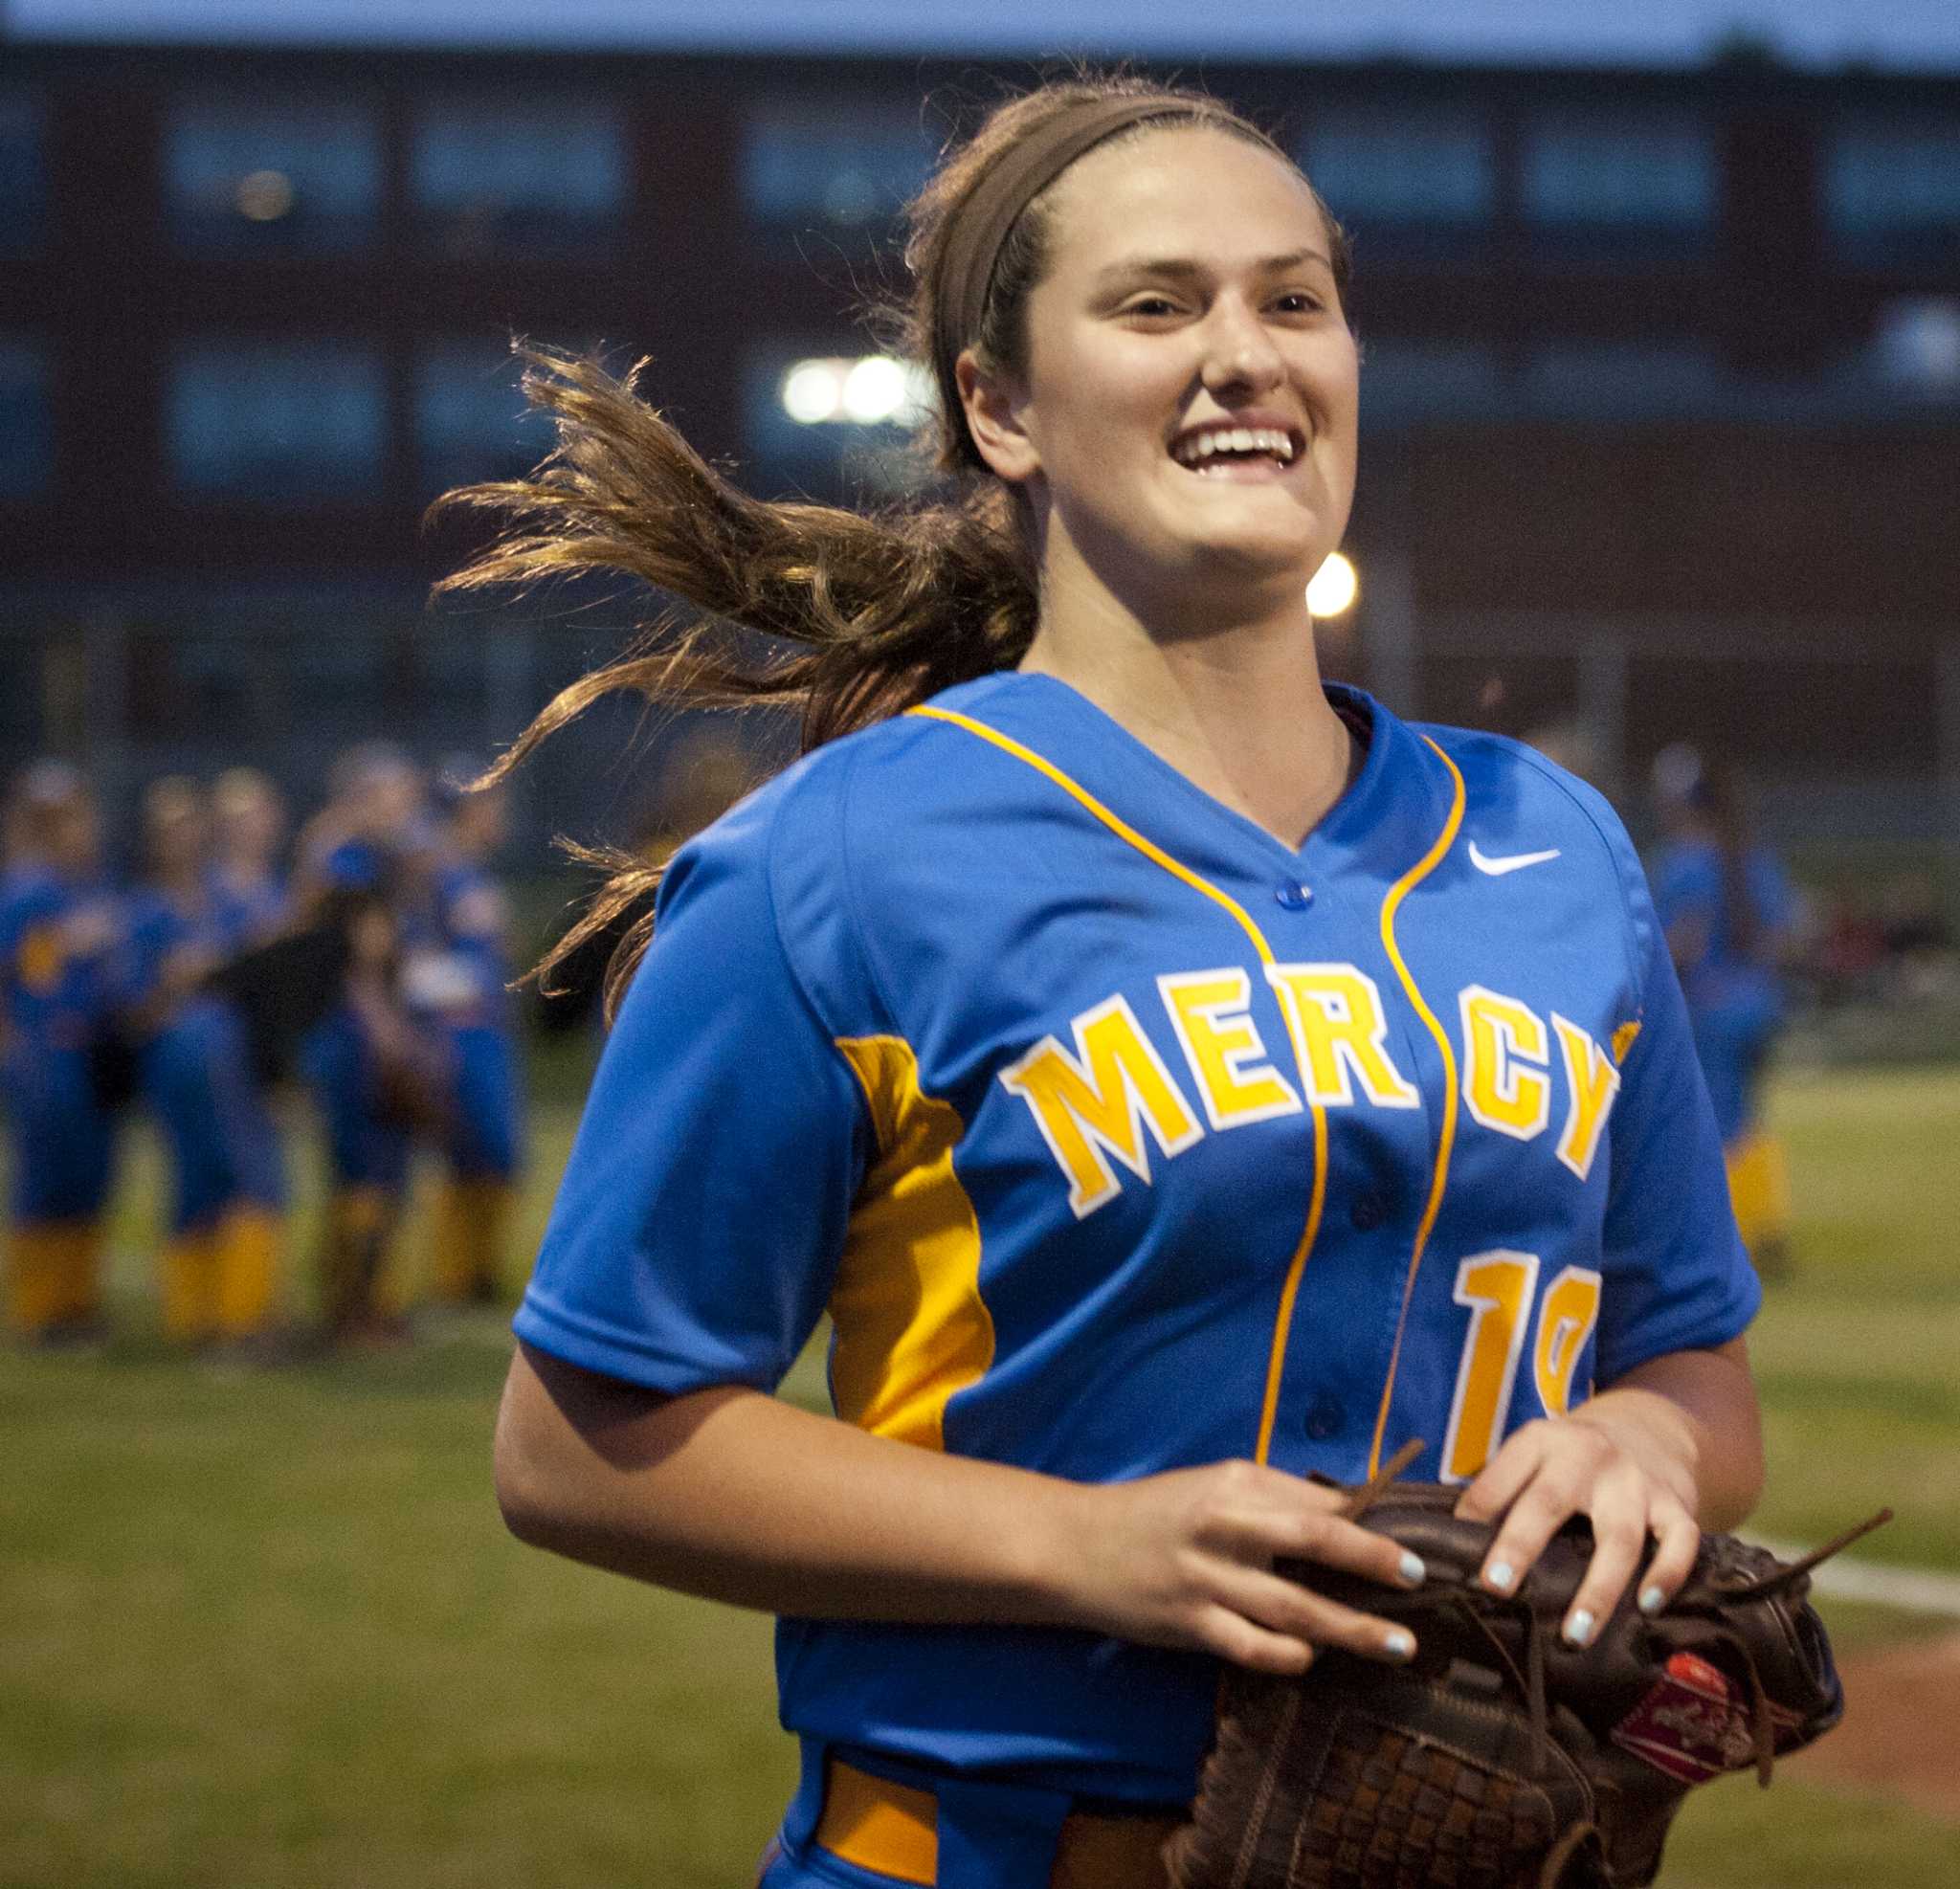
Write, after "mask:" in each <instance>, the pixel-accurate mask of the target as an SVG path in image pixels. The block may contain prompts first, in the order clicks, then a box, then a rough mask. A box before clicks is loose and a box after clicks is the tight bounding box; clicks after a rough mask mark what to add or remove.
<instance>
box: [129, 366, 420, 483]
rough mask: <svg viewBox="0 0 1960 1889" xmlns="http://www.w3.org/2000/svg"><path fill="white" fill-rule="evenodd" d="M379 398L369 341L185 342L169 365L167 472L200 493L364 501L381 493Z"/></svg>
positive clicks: (380, 392) (379, 385) (381, 418)
mask: <svg viewBox="0 0 1960 1889" xmlns="http://www.w3.org/2000/svg"><path fill="white" fill-rule="evenodd" d="M385 407H386V402H385V398H384V392H383V387H382V370H381V361H380V358H379V356H378V355H377V354H376V353H375V352H374V351H373V350H372V349H371V348H367V347H363V346H360V345H358V344H352V343H345V342H269V341H248V340H242V339H227V340H222V341H219V340H204V341H198V342H191V343H187V344H183V345H181V346H179V347H178V349H177V350H176V354H175V358H174V359H173V360H172V362H171V365H170V380H169V390H168V395H167V433H168V444H169V458H170V467H171V472H172V475H173V477H174V478H175V480H176V483H177V485H178V487H179V489H180V490H182V491H184V492H186V493H188V494H189V495H191V496H192V497H195V498H199V499H217V500H247V501H251V502H256V503H265V504H277V505H292V504H311V503H331V502H344V503H345V502H353V503H361V502H367V503H372V502H374V501H375V500H378V499H379V498H380V496H381V495H380V491H379V486H380V482H381V476H382V457H383V454H382V440H383V433H384V431H385V420H384V412H385Z"/></svg>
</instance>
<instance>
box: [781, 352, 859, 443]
mask: <svg viewBox="0 0 1960 1889" xmlns="http://www.w3.org/2000/svg"><path fill="white" fill-rule="evenodd" d="M845 371H846V367H845V363H843V362H842V361H799V362H797V363H796V365H795V366H794V367H791V369H790V371H789V372H788V373H787V374H785V375H784V376H783V411H784V412H786V413H788V414H789V416H790V417H791V419H792V420H794V421H795V422H796V424H797V425H798V426H805V427H813V426H821V425H822V424H823V423H824V422H825V421H826V420H834V419H835V418H836V417H837V413H838V410H839V409H840V408H841V407H842V406H843V402H844V375H845Z"/></svg>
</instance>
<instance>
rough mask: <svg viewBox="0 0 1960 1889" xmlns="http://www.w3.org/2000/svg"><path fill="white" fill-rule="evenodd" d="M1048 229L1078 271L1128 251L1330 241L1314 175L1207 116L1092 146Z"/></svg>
mask: <svg viewBox="0 0 1960 1889" xmlns="http://www.w3.org/2000/svg"><path fill="white" fill-rule="evenodd" d="M1050 231H1051V234H1050V256H1051V263H1052V266H1053V267H1054V268H1055V269H1057V270H1060V269H1064V268H1065V269H1067V270H1068V271H1069V273H1070V274H1074V273H1076V271H1077V270H1079V269H1080V270H1087V271H1091V272H1093V271H1097V270H1101V269H1103V268H1105V267H1107V266H1109V265H1110V264H1111V263H1112V262H1116V261H1120V260H1122V259H1124V258H1125V257H1127V256H1137V257H1139V258H1144V257H1150V258H1159V257H1161V258H1163V259H1166V260H1172V259H1182V260H1190V261H1202V260H1205V259H1207V258H1209V257H1212V256H1236V254H1238V253H1240V252H1241V251H1242V252H1244V253H1246V254H1247V255H1256V256H1260V257H1265V256H1282V255H1289V254H1293V253H1296V252H1300V251H1303V250H1314V251H1318V252H1319V253H1320V254H1322V255H1323V256H1325V254H1326V251H1327V233H1326V227H1325V219H1324V218H1323V216H1322V214H1321V211H1320V207H1319V205H1318V204H1317V202H1316V201H1315V199H1314V195H1313V192H1312V190H1311V189H1309V188H1308V186H1307V183H1306V179H1305V178H1304V177H1303V176H1302V175H1301V173H1300V172H1299V171H1298V170H1297V169H1295V168H1294V167H1293V166H1292V165H1291V164H1289V163H1288V162H1287V161H1286V160H1285V159H1284V158H1283V157H1281V155H1279V153H1277V152H1276V151H1273V150H1271V149H1269V148H1267V147H1265V146H1263V145H1259V144H1253V143H1252V142H1251V141H1250V140H1249V139H1245V138H1240V137H1235V136H1234V135H1233V134H1231V133H1230V132H1225V131H1215V130H1212V129H1210V128H1209V127H1206V126H1203V125H1179V126H1176V127H1174V128H1169V129H1164V130H1157V131H1148V130H1147V131H1145V132H1143V133H1142V134H1140V135H1138V136H1136V137H1130V138H1125V139H1122V140H1120V141H1119V142H1117V143H1116V144H1111V145H1107V146H1105V147H1103V149H1101V150H1094V151H1091V152H1090V153H1089V154H1088V155H1087V156H1086V157H1084V158H1081V159H1080V160H1079V161H1078V162H1077V163H1076V164H1074V165H1072V166H1071V167H1069V169H1068V170H1067V172H1065V173H1064V175H1063V176H1062V177H1061V179H1060V180H1059V182H1058V184H1057V186H1056V189H1055V195H1054V200H1053V203H1052V207H1051V222H1050Z"/></svg>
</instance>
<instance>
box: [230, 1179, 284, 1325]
mask: <svg viewBox="0 0 1960 1889" xmlns="http://www.w3.org/2000/svg"><path fill="white" fill-rule="evenodd" d="M281 1230H282V1223H281V1218H280V1216H279V1215H278V1214H277V1213H275V1212H274V1211H272V1210H271V1209H270V1208H266V1207H253V1206H240V1207H234V1208H233V1209H232V1211H230V1212H229V1213H227V1214H226V1215H225V1217H224V1220H223V1222H222V1223H221V1224H220V1225H219V1228H218V1236H217V1323H218V1330H219V1331H220V1332H222V1333H223V1334H224V1336H225V1337H227V1338H243V1337H245V1336H247V1335H249V1334H250V1333H252V1332H255V1331H261V1330H263V1329H264V1326H265V1321H266V1314H267V1313H268V1312H269V1311H270V1310H271V1309H272V1288H273V1279H274V1277H275V1275H276V1273H277V1270H278V1251H279V1235H280V1233H281Z"/></svg>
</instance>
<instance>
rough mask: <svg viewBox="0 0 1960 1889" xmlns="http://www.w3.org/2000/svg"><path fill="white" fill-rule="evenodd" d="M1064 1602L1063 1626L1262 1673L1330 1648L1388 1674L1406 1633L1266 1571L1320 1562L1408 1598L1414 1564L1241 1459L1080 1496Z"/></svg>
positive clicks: (1281, 1475)
mask: <svg viewBox="0 0 1960 1889" xmlns="http://www.w3.org/2000/svg"><path fill="white" fill-rule="evenodd" d="M1345 1500H1346V1497H1345V1494H1344V1492H1343V1491H1341V1490H1339V1489H1332V1488H1326V1487H1324V1486H1322V1485H1321V1484H1320V1483H1317V1482H1309V1481H1306V1480H1304V1479H1303V1478H1300V1477H1297V1476H1289V1475H1287V1474H1286V1473H1285V1472H1284V1471H1283V1470H1277V1469H1271V1468H1266V1467H1263V1466H1261V1465H1259V1464H1258V1463H1251V1462H1221V1463H1213V1464H1210V1465H1208V1466H1207V1467H1205V1468H1203V1469H1182V1470H1172V1471H1169V1472H1167V1473H1165V1474H1163V1475H1159V1476H1149V1477H1145V1478H1141V1479H1139V1480H1137V1481H1133V1482H1112V1483H1103V1484H1100V1485H1082V1486H1081V1487H1080V1503H1079V1505H1078V1506H1077V1508H1076V1514H1075V1518H1074V1526H1073V1527H1072V1530H1071V1532H1072V1533H1073V1534H1074V1535H1075V1540H1074V1541H1073V1543H1072V1544H1071V1545H1070V1554H1069V1559H1070V1562H1071V1564H1072V1567H1071V1571H1070V1574H1069V1576H1068V1577H1067V1592H1066V1594H1065V1597H1064V1605H1065V1607H1066V1609H1067V1611H1068V1613H1069V1616H1070V1624H1072V1625H1076V1626H1085V1627H1090V1628H1093V1629H1094V1630H1096V1631H1098V1632H1101V1633H1113V1634H1116V1635H1117V1636H1119V1637H1120V1638H1123V1639H1129V1640H1140V1641H1143V1642H1144V1643H1146V1644H1147V1645H1151V1646H1169V1647H1180V1648H1186V1649H1192V1650H1195V1651H1200V1652H1205V1653H1213V1654H1216V1655H1218V1656H1220V1657H1222V1658H1225V1659H1230V1660H1232V1661H1234V1662H1236V1664H1238V1665H1240V1666H1249V1667H1252V1668H1254V1669H1255V1670H1257V1671H1259V1672H1267V1673H1300V1672H1303V1671H1304V1670H1305V1669H1306V1667H1307V1665H1308V1664H1309V1663H1310V1662H1311V1660H1312V1658H1313V1655H1314V1649H1315V1648H1316V1647H1320V1646H1337V1647H1341V1648H1343V1649H1344V1650H1346V1651H1347V1652H1349V1653H1356V1654H1360V1655H1361V1656H1364V1657H1366V1658H1370V1659H1381V1660H1385V1661H1388V1662H1390V1663H1395V1664H1399V1663H1400V1662H1402V1661H1404V1660H1406V1659H1408V1658H1409V1657H1410V1656H1412V1655H1413V1654H1414V1651H1415V1642H1414V1638H1413V1636H1412V1635H1410V1633H1408V1632H1407V1631H1406V1630H1405V1629H1403V1628H1401V1627H1397V1626H1394V1625H1392V1623H1391V1622H1389V1621H1387V1620H1382V1619H1378V1618H1377V1617H1376V1616H1374V1615H1373V1614H1370V1613H1360V1612H1356V1611H1354V1610H1353V1609H1351V1608H1347V1607H1342V1606H1339V1605H1337V1604H1336V1603H1335V1602H1333V1601H1331V1600H1328V1599H1326V1598H1325V1596H1324V1595H1321V1594H1318V1593H1316V1592H1314V1590H1313V1589H1311V1588H1307V1587H1303V1586H1302V1585H1301V1584H1300V1583H1299V1582H1298V1581H1294V1580H1289V1579H1287V1578H1286V1577H1285V1576H1284V1575H1281V1574H1277V1573H1275V1572H1274V1571H1273V1564H1274V1562H1275V1561H1278V1560H1300V1561H1317V1562H1321V1563H1324V1564H1325V1566H1327V1567H1339V1568H1343V1569H1346V1570H1347V1571H1348V1572H1350V1573H1354V1574H1360V1575H1364V1576H1366V1577H1367V1578H1369V1579H1370V1580H1374V1581H1379V1582H1380V1583H1382V1585H1383V1586H1384V1587H1389V1588H1398V1589H1410V1588H1414V1587H1419V1586H1420V1585H1421V1582H1422V1564H1421V1562H1420V1561H1419V1560H1417V1559H1416V1557H1415V1556H1414V1555H1413V1554H1410V1553H1408V1552H1407V1551H1406V1550H1405V1549H1404V1548H1402V1547H1401V1546H1400V1545H1398V1544H1397V1543H1394V1542H1392V1541H1390V1540H1389V1539H1388V1538H1387V1537H1386V1536H1383V1535H1377V1534H1373V1533H1370V1531H1369V1530H1368V1529H1366V1528H1363V1527H1361V1526H1359V1525H1358V1524H1356V1523H1355V1522H1349V1521H1348V1520H1347V1519H1346V1518H1345V1517H1344V1516H1343V1515H1342V1513H1341V1509H1342V1506H1343V1504H1344V1502H1345Z"/></svg>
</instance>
